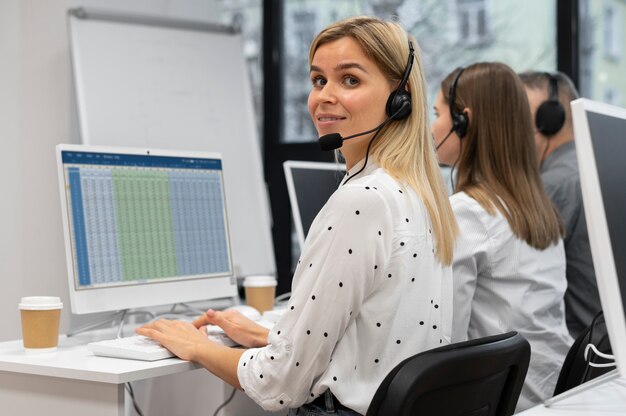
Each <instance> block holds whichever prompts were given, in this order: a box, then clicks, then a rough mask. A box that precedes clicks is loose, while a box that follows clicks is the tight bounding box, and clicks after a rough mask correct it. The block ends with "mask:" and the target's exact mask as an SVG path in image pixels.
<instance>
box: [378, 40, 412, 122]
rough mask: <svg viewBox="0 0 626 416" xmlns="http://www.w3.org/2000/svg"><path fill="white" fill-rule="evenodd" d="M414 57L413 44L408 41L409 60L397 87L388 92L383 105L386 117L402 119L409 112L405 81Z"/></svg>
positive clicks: (409, 98)
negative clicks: (385, 102)
mask: <svg viewBox="0 0 626 416" xmlns="http://www.w3.org/2000/svg"><path fill="white" fill-rule="evenodd" d="M414 57H415V54H414V50H413V44H412V43H411V41H409V62H408V63H407V64H406V69H405V70H404V74H402V80H401V81H400V84H399V85H398V89H396V90H395V91H393V92H392V93H391V94H389V98H388V99H387V104H386V106H385V110H386V111H387V117H391V118H392V119H393V120H402V119H403V118H406V117H408V116H409V114H411V94H410V93H409V92H408V91H407V90H406V83H407V81H408V80H409V75H410V74H411V68H413V60H414Z"/></svg>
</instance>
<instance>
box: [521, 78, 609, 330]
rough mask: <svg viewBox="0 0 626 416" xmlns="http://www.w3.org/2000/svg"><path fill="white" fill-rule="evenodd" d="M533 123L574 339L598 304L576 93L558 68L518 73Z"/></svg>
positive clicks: (587, 323)
mask: <svg viewBox="0 0 626 416" xmlns="http://www.w3.org/2000/svg"><path fill="white" fill-rule="evenodd" d="M520 78H521V79H522V81H523V83H524V85H525V87H526V92H527V94H528V101H529V103H530V110H531V113H532V116H533V121H534V123H535V126H534V127H535V144H536V146H537V157H538V161H539V165H540V169H541V180H542V181H543V186H544V189H545V191H546V193H547V194H548V196H549V197H550V199H551V200H552V202H553V203H554V205H555V206H556V207H557V209H558V210H559V213H560V214H561V218H562V220H563V226H564V227H565V239H564V242H565V255H566V258H567V282H568V287H567V291H566V293H565V314H566V320H567V327H568V329H569V331H570V334H571V335H572V336H573V337H574V338H576V337H577V336H578V335H579V334H580V333H581V332H583V330H584V329H585V328H586V327H587V326H588V325H589V324H591V321H592V319H593V317H594V315H595V314H596V313H597V312H598V311H599V310H600V309H601V308H602V306H601V305H600V298H599V295H598V286H597V283H596V276H595V271H594V267H593V260H592V258H591V249H590V247H589V236H588V233H587V223H586V221H585V212H584V207H583V201H582V194H581V189H580V178H579V173H578V161H577V159H576V148H575V144H574V129H573V125H572V112H571V108H570V101H573V100H575V99H576V98H578V92H577V91H576V87H575V86H574V84H573V82H572V81H571V80H570V79H569V78H568V77H567V76H566V75H565V74H563V73H560V72H557V73H554V74H551V73H546V72H525V73H522V74H520Z"/></svg>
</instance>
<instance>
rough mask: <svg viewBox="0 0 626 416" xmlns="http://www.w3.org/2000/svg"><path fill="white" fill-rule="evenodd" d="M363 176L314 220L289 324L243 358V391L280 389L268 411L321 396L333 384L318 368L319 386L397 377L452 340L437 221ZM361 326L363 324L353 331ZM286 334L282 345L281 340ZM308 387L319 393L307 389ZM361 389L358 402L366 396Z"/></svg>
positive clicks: (406, 197) (409, 195) (410, 195)
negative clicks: (445, 334)
mask: <svg viewBox="0 0 626 416" xmlns="http://www.w3.org/2000/svg"><path fill="white" fill-rule="evenodd" d="M365 172H367V171H365ZM359 176H361V175H359ZM359 176H357V177H355V178H354V179H353V181H351V182H350V183H349V184H348V185H347V186H346V187H340V188H339V189H338V191H337V192H336V193H335V195H334V196H333V198H331V200H329V203H328V204H327V206H326V207H324V208H323V209H322V212H320V215H319V216H318V218H317V219H316V220H315V221H314V223H313V225H312V226H311V229H310V230H309V238H308V240H307V241H308V243H307V245H306V246H305V250H304V251H303V253H302V258H301V259H299V260H298V263H299V264H300V263H302V264H303V266H302V267H299V268H297V269H296V275H295V276H294V283H293V288H292V289H293V290H292V296H291V299H290V304H289V306H288V309H287V312H286V313H285V314H284V315H283V318H281V321H280V327H281V329H280V330H279V329H278V328H275V329H274V330H272V331H271V332H270V345H269V346H268V347H265V348H269V350H268V351H267V353H265V352H261V353H257V354H255V355H247V357H248V359H245V358H242V360H241V364H242V366H243V368H242V366H240V367H239V369H238V373H239V374H240V375H241V377H240V382H241V385H242V388H244V387H245V388H246V391H247V392H252V393H250V394H251V395H253V394H255V392H263V394H264V395H272V396H271V397H273V399H271V400H272V403H271V406H268V407H272V406H274V407H277V406H278V405H280V406H285V407H294V405H295V406H297V404H294V403H291V402H290V399H286V397H302V394H303V393H304V394H309V395H310V396H311V399H313V398H315V397H317V396H319V394H320V393H319V392H321V391H323V389H322V388H320V386H319V385H316V384H315V383H316V382H315V381H314V380H312V378H311V377H312V376H311V374H324V373H325V374H327V375H325V376H323V377H322V378H321V379H320V381H319V383H326V385H328V383H330V385H331V386H332V385H333V383H337V384H336V385H337V386H341V385H342V382H343V383H346V382H347V381H346V380H349V379H354V378H355V377H356V378H357V379H359V378H360V377H363V376H364V375H365V374H372V373H371V372H372V371H376V372H377V373H381V374H382V373H387V372H388V371H390V370H391V367H389V368H388V366H390V365H391V363H394V362H397V360H398V359H402V358H406V357H408V356H409V355H413V354H415V352H419V351H422V350H426V349H430V348H434V347H436V346H438V345H439V344H441V343H443V338H442V334H441V330H440V329H439V327H440V326H441V325H442V324H441V322H440V321H441V316H442V309H444V310H445V307H441V308H440V307H439V306H440V305H447V304H448V300H447V299H442V298H441V293H442V290H441V288H439V287H438V286H437V285H439V284H441V282H442V281H443V280H445V279H442V278H441V277H442V275H443V274H442V273H441V272H439V271H440V270H441V267H440V265H439V263H438V262H436V260H435V259H434V257H433V256H431V253H430V251H431V249H432V247H433V239H432V238H431V237H427V238H424V232H425V231H426V230H428V232H429V233H431V234H432V231H431V230H430V229H427V228H425V227H423V226H422V225H421V224H427V223H428V219H427V218H426V217H425V213H424V212H422V211H424V208H423V205H422V204H421V202H419V200H418V199H417V196H416V195H415V193H414V192H413V190H412V189H410V187H407V186H406V185H405V184H396V182H395V181H393V180H391V179H390V180H388V181H382V182H378V181H376V182H375V183H376V185H377V186H373V185H372V184H371V183H370V184H367V183H363V182H358V181H360V180H361V177H359ZM362 177H365V175H363V176H362ZM359 183H360V185H359ZM355 184H356V186H354V185H355ZM399 188H402V189H399ZM374 191H376V192H374ZM346 192H349V193H347V194H346V196H345V197H343V196H342V195H343V193H346ZM348 196H349V198H348ZM381 201H382V202H381ZM320 218H323V219H322V220H320ZM318 221H319V223H318ZM420 227H421V229H420ZM331 231H332V232H331ZM432 250H433V252H434V249H432ZM418 253H419V254H420V256H419V257H418ZM417 259H419V260H417ZM307 263H309V264H308V268H307V267H304V265H306V264H307ZM372 266H373V267H372ZM433 270H434V271H435V272H433ZM372 290H374V291H377V292H380V293H376V292H374V293H372ZM372 294H373V295H374V296H370V295H372ZM405 296H408V297H410V298H407V299H411V301H410V302H407V301H406V299H403V297H405ZM369 302H372V303H371V304H368V303H369ZM428 302H431V303H430V305H431V306H430V307H428ZM296 305H298V308H297V309H298V310H297V311H296V307H295V306H296ZM353 308H354V309H353ZM373 311H377V313H373ZM346 312H347V314H346ZM354 325H362V326H361V327H359V328H362V330H359V331H354V330H351V329H350V328H351V327H352V326H354ZM408 328H414V329H415V330H413V331H409V330H407V329H408ZM431 328H432V329H431ZM281 330H282V334H281ZM374 334H376V335H374ZM277 335H280V336H281V337H282V338H281V339H280V340H279V342H274V341H273V340H271V338H272V337H273V336H277ZM365 336H376V341H375V342H374V341H373V340H368V339H365V338H364V337H365ZM343 337H351V339H348V340H344V339H343ZM352 337H355V339H352ZM346 342H349V344H346ZM346 345H361V346H363V348H358V349H356V350H355V349H354V348H347V349H346ZM342 346H343V348H342ZM263 350H264V349H263V348H262V349H261V351H263ZM255 351H257V350H256V349H255ZM270 351H271V354H270V353H269V352H270ZM342 354H343V355H342ZM255 356H257V357H256V359H255V360H253V358H255ZM320 356H324V357H327V361H326V362H324V361H323V360H319V357H320ZM334 358H337V359H336V360H334ZM373 366H376V367H375V370H374V368H373ZM377 381H378V380H377ZM304 385H307V386H309V388H310V390H309V391H306V392H302V391H298V389H301V388H302V386H304ZM376 387H377V386H374V387H373V389H374V390H375V388H376ZM354 394H355V398H356V399H355V400H356V401H357V402H358V401H359V400H360V395H359V392H358V391H355V393H354ZM279 397H280V398H281V399H280V400H279ZM253 398H254V399H255V401H258V402H259V403H263V401H264V400H265V399H264V398H263V397H253ZM367 404H369V403H364V404H363V407H364V409H365V410H366V406H367Z"/></svg>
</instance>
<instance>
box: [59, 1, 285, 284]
mask: <svg viewBox="0 0 626 416" xmlns="http://www.w3.org/2000/svg"><path fill="white" fill-rule="evenodd" d="M68 27H69V39H70V51H71V59H72V70H73V76H74V88H75V91H76V104H77V112H78V122H79V126H78V127H79V132H80V140H81V141H82V143H84V144H90V145H107V146H127V147H139V148H147V149H149V148H154V149H177V150H190V151H209V152H219V153H221V154H222V155H223V163H224V179H225V192H226V203H227V209H228V215H229V219H230V226H231V227H230V229H231V238H232V251H233V262H234V271H235V275H236V276H246V275H251V274H274V273H275V271H276V264H275V261H274V249H273V243H272V235H271V217H270V210H269V201H268V194H267V190H266V188H265V182H264V180H263V170H262V163H261V150H260V146H259V140H258V135H257V130H256V125H255V118H254V109H253V103H252V95H251V91H250V84H249V79H248V75H247V73H246V63H245V58H244V55H243V38H242V35H241V34H240V33H235V32H234V31H232V30H229V28H228V27H224V26H218V25H210V24H205V23H197V22H189V21H179V20H171V19H158V20H157V19H155V18H150V17H141V16H128V15H125V16H121V15H111V14H108V13H105V12H95V11H94V12H89V11H86V10H84V9H74V10H72V11H70V13H69V17H68Z"/></svg>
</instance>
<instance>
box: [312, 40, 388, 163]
mask: <svg viewBox="0 0 626 416" xmlns="http://www.w3.org/2000/svg"><path fill="white" fill-rule="evenodd" d="M311 84H312V88H311V93H310V94H309V102H308V105H309V114H311V118H312V119H313V123H314V124H315V128H316V129H317V132H318V134H319V135H320V136H323V135H325V134H329V133H339V134H341V135H342V136H343V137H347V136H349V135H351V134H356V133H360V132H363V131H366V130H370V129H372V128H374V127H376V126H377V125H378V124H380V123H382V122H383V121H384V120H385V119H386V118H387V116H386V114H385V104H386V103H387V98H388V97H389V94H390V93H391V86H390V85H389V82H388V81H387V79H386V78H385V76H384V75H383V73H382V72H381V71H380V69H379V68H378V66H376V64H375V63H374V62H373V61H372V60H370V59H369V58H367V57H366V56H365V54H364V53H363V51H362V50H361V47H360V45H359V44H358V43H357V42H356V41H355V40H354V39H352V38H351V37H344V38H341V39H338V40H335V41H332V42H329V43H326V44H323V45H322V46H320V47H319V48H318V49H317V51H315V55H314V56H313V61H312V63H311ZM373 134H374V133H371V134H368V135H365V136H361V137H357V138H354V139H351V140H347V141H345V142H344V145H343V147H342V148H341V151H342V153H343V154H344V156H345V157H346V162H348V163H350V160H349V159H351V158H352V159H353V160H352V163H355V162H358V161H359V160H360V159H361V158H362V157H364V156H365V150H366V148H367V144H368V143H369V139H370V138H371V137H372V136H373Z"/></svg>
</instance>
